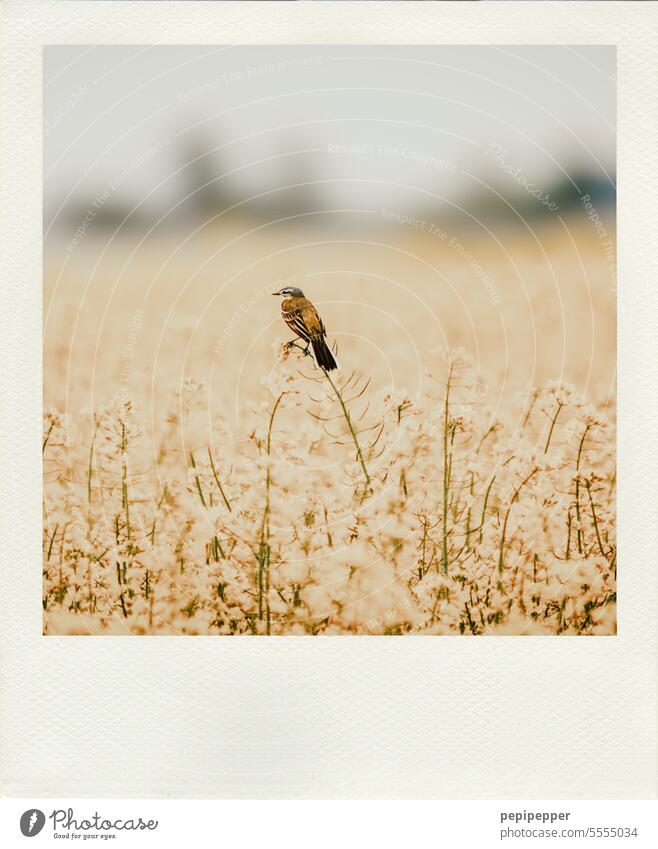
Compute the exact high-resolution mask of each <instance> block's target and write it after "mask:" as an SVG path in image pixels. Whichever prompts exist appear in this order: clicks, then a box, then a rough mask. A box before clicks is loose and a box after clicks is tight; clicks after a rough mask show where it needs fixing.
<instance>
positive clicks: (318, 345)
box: [311, 339, 338, 371]
mask: <svg viewBox="0 0 658 849" xmlns="http://www.w3.org/2000/svg"><path fill="white" fill-rule="evenodd" d="M311 345H312V346H313V353H314V354H315V362H316V363H317V364H318V365H319V366H320V368H323V369H324V370H325V371H333V370H334V369H335V368H338V362H337V360H336V357H334V355H333V353H332V352H331V348H330V347H329V346H328V345H327V343H326V342H325V341H324V339H312V340H311Z"/></svg>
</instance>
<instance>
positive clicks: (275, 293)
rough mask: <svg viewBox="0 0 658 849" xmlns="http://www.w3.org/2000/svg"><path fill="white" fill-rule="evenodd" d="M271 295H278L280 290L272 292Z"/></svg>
mask: <svg viewBox="0 0 658 849" xmlns="http://www.w3.org/2000/svg"><path fill="white" fill-rule="evenodd" d="M272 294H273V295H280V294H281V292H272Z"/></svg>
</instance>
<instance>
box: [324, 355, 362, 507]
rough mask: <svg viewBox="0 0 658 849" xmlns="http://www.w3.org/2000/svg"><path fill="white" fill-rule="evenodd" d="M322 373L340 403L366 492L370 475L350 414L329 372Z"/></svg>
mask: <svg viewBox="0 0 658 849" xmlns="http://www.w3.org/2000/svg"><path fill="white" fill-rule="evenodd" d="M322 372H323V373H324V376H325V377H326V378H327V380H328V381H329V384H330V385H331V388H332V389H333V390H334V394H335V395H336V398H338V402H339V403H340V407H341V410H342V411H343V416H344V418H345V421H346V422H347V427H348V428H349V431H350V434H351V435H352V441H353V442H354V447H355V448H356V457H357V460H358V461H359V463H360V464H361V468H362V470H363V476H364V477H365V479H366V491H367V490H368V489H369V488H370V483H371V477H370V474H369V473H368V468H367V467H366V463H365V460H364V458H363V452H362V450H361V445H360V444H359V440H358V437H357V435H356V431H355V430H354V426H353V425H352V419H351V418H350V412H349V410H348V409H347V406H346V405H345V402H344V401H343V396H342V395H341V393H340V391H339V390H338V388H337V387H336V384H335V383H334V382H333V380H332V379H331V376H330V375H329V372H328V371H326V370H325V369H322Z"/></svg>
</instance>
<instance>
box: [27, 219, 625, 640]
mask: <svg viewBox="0 0 658 849" xmlns="http://www.w3.org/2000/svg"><path fill="white" fill-rule="evenodd" d="M550 237H551V236H550V234H549V236H548V238H550ZM586 238H587V234H586V233H585V234H584V235H583V236H582V239H583V240H586ZM581 247H582V245H581ZM583 250H585V249H583ZM522 257H523V262H525V263H526V267H527V268H528V269H531V268H532V267H533V266H532V257H530V256H528V255H526V254H523V253H522ZM449 259H450V260H451V261H452V262H453V263H455V268H458V259H457V258H455V257H454V256H450V257H449ZM492 262H493V260H491V261H490V262H489V263H488V265H487V267H491V264H492ZM558 264H559V250H558ZM156 267H157V268H161V265H157V264H156ZM284 272H285V269H281V268H278V269H275V268H271V269H270V270H269V272H268V273H269V277H267V275H264V277H267V279H270V280H271V281H272V286H271V288H275V287H276V285H277V284H278V285H280V281H279V280H277V279H276V275H277V274H278V275H279V276H280V275H281V274H282V273H284ZM157 273H158V274H159V273H160V272H157ZM447 273H448V272H447ZM460 273H462V274H463V271H460ZM529 273H530V272H529ZM561 273H562V274H563V279H564V280H566V279H567V277H566V275H567V274H568V273H570V272H568V263H567V262H566V261H565V263H564V270H563V272H561ZM108 274H109V272H108ZM153 276H154V274H150V275H149V279H152V278H153ZM125 277H126V280H125V281H124V284H123V289H122V290H121V291H120V293H119V295H118V296H117V297H116V298H114V300H112V299H111V298H110V296H108V294H107V289H106V288H103V287H102V286H100V287H98V288H97V289H96V290H94V291H92V292H91V293H85V294H84V295H83V294H81V292H82V290H81V289H80V288H76V285H74V284H73V283H70V285H69V288H68V289H67V288H66V286H65V285H64V284H61V283H60V284H59V285H60V289H59V290H58V291H57V290H56V287H55V286H54V285H52V286H50V288H49V284H48V281H47V284H46V292H47V294H48V293H49V295H50V300H49V301H48V300H47V303H49V310H50V312H49V313H48V321H49V325H48V328H47V331H46V355H47V356H46V369H45V396H46V405H45V408H46V413H45V416H44V437H43V457H44V488H45V500H44V531H43V552H44V553H43V573H44V590H43V608H44V633H46V634H114V635H119V634H133V635H142V634H145V635H146V634H160V635H183V634H185V635H218V636H219V635H268V634H270V635H350V634H351V635H359V634H361V635H404V634H410V635H413V634H424V635H464V636H469V635H496V634H498V635H538V634H540V635H559V634H566V635H597V634H614V633H615V628H616V615H615V598H616V595H615V593H616V545H615V438H614V398H613V397H611V391H610V386H611V380H612V377H613V375H612V376H611V369H610V363H611V362H612V369H613V370H614V349H612V351H611V352H609V353H608V354H607V355H606V356H597V350H596V349H595V344H597V345H598V344H601V341H600V340H601V333H600V332H599V335H598V337H596V334H595V333H594V330H592V331H591V336H592V340H594V339H595V337H596V340H597V341H596V343H595V342H594V341H590V340H589V337H587V338H586V337H585V335H584V330H583V326H584V324H586V322H584V321H583V316H585V317H589V315H590V314H591V313H592V312H593V311H594V310H595V311H596V312H597V319H596V321H597V322H598V321H601V319H600V318H599V317H598V316H600V315H603V316H604V319H603V321H604V322H605V328H607V331H606V332H607V336H606V335H605V334H603V340H604V344H607V345H608V346H609V347H610V346H613V345H614V342H613V341H612V339H613V335H612V334H613V331H611V330H610V328H614V317H613V315H612V306H611V304H610V298H609V297H608V290H607V287H608V281H607V278H606V277H605V275H604V274H603V273H598V274H596V273H595V274H593V275H591V281H592V286H591V288H590V289H589V290H588V291H587V292H585V291H584V290H583V292H581V293H580V294H574V293H573V291H572V289H573V287H571V288H570V285H567V284H566V283H562V284H561V285H562V289H561V291H562V293H563V296H564V298H563V301H561V302H560V303H561V305H562V307H563V306H564V304H566V314H567V318H565V319H564V324H563V325H562V328H561V332H562V337H563V339H562V342H561V345H562V348H561V354H562V355H563V357H562V359H559V358H556V357H554V356H553V353H551V349H550V348H547V349H542V346H541V345H539V354H538V353H537V350H538V346H537V337H538V336H540V337H541V335H542V333H544V332H546V333H547V335H548V333H549V330H548V329H546V331H544V330H542V320H543V318H542V317H545V316H546V315H547V314H548V313H550V312H551V310H553V309H554V306H553V305H552V303H551V301H550V299H551V298H552V295H551V293H550V291H549V290H548V289H541V288H538V289H537V291H536V292H535V293H533V294H532V295H531V298H532V299H535V300H534V302H533V303H532V304H531V308H530V312H531V314H532V315H533V321H534V317H537V322H536V323H535V325H534V330H533V334H532V336H528V337H527V338H526V337H524V336H523V332H522V330H521V328H525V327H527V326H528V322H527V320H524V319H523V317H522V315H521V313H520V310H521V309H522V307H521V306H519V304H520V302H521V299H520V297H519V296H518V295H517V294H516V293H515V292H514V291H513V289H512V288H511V284H508V283H506V282H505V277H504V275H503V274H501V275H500V278H499V279H498V280H497V291H498V293H499V296H500V300H501V302H502V304H503V307H502V309H503V315H504V324H505V327H506V329H507V330H506V332H507V337H509V340H510V341H509V344H508V345H507V349H506V354H505V356H506V357H507V364H506V368H507V370H508V371H511V372H513V373H512V374H511V376H507V377H506V376H505V375H506V371H505V369H503V368H499V361H500V359H501V357H502V353H500V352H502V351H503V347H502V344H499V342H498V340H497V339H496V338H495V333H494V329H492V322H491V320H490V319H489V318H487V315H488V314H489V312H490V311H491V310H492V305H491V303H490V299H489V300H487V299H486V293H483V291H482V288H481V287H480V286H478V285H476V283H474V284H473V286H472V291H473V294H472V305H471V306H470V307H469V308H468V310H467V312H468V315H469V316H470V317H471V318H473V321H474V326H475V328H476V337H477V339H478V340H479V342H480V344H479V346H477V345H474V344H471V339H470V337H469V336H468V334H462V335H463V336H465V337H466V338H462V339H460V330H459V328H460V326H466V324H467V323H466V322H465V321H464V322H463V324H460V320H459V314H458V312H457V311H456V308H454V307H451V305H450V304H448V303H447V302H446V303H443V304H440V303H438V302H437V303H436V304H431V298H432V297H433V296H432V294H431V293H429V294H428V295H427V301H428V302H429V303H430V304H431V308H432V311H433V313H435V314H437V315H441V314H444V315H447V314H450V315H452V316H456V318H454V319H452V320H453V321H454V326H450V327H447V328H446V331H445V335H444V337H443V338H438V339H437V338H432V337H433V334H432V333H431V332H429V331H428V332H427V334H426V335H425V336H423V333H422V332H421V333H420V334H419V338H418V339H417V340H415V341H416V349H417V351H418V357H419V359H420V365H418V364H417V363H416V362H415V360H413V358H412V357H408V358H406V359H405V356H404V355H403V353H400V352H399V351H398V349H392V350H394V351H395V354H392V355H390V356H389V358H388V360H387V363H388V365H390V369H391V373H389V374H388V376H387V375H386V370H385V369H384V368H383V366H382V364H381V363H380V362H379V361H378V360H377V357H376V355H374V354H368V353H367V351H366V350H365V349H364V350H363V351H360V349H359V345H361V344H362V340H363V339H366V340H368V339H370V338H371V337H373V336H378V340H377V341H378V343H379V344H380V346H381V345H382V344H383V342H384V340H385V338H386V333H385V332H384V331H382V332H381V333H379V334H378V331H377V325H376V324H373V322H372V318H370V319H369V321H368V322H366V321H365V320H364V321H362V322H361V323H359V322H360V315H361V313H360V312H359V309H360V308H359V306H358V304H357V305H356V306H355V308H354V310H349V311H348V312H349V317H348V318H347V319H346V323H349V322H352V323H353V324H354V327H351V333H352V335H350V334H345V335H344V337H343V336H341V327H342V324H341V316H343V315H345V312H346V310H345V308H344V306H343V307H341V306H340V304H337V305H334V306H332V305H331V303H328V304H327V305H326V306H324V307H322V306H321V304H320V299H319V298H318V300H317V302H318V305H319V306H320V308H321V311H322V312H323V315H324V317H325V320H326V323H327V326H328V330H329V339H330V341H333V340H335V343H337V344H338V348H339V354H340V359H341V361H342V364H343V367H342V370H341V371H339V372H332V373H324V372H322V371H321V370H319V369H318V368H317V367H316V366H315V365H314V363H313V360H312V359H311V358H309V357H307V356H305V355H304V353H303V352H302V351H301V350H300V349H299V348H297V347H292V348H290V347H286V346H285V344H284V343H285V342H286V341H287V337H286V335H285V328H284V327H283V325H282V324H280V323H279V324H277V323H276V322H279V321H280V320H279V319H278V309H279V305H278V302H277V301H274V300H273V299H272V298H262V299H260V298H256V299H252V300H251V301H250V300H247V301H246V303H247V307H245V308H244V309H243V310H242V312H240V310H237V311H236V307H235V305H233V306H227V307H226V308H225V309H224V312H223V315H224V318H223V325H222V327H223V331H222V332H221V333H220V332H218V330H217V322H216V323H215V326H214V327H213V328H212V330H206V331H204V332H203V333H201V334H199V332H194V333H192V332H190V333H188V331H187V329H186V328H183V327H179V326H178V325H176V323H175V322H176V318H175V317H174V318H173V319H169V321H170V323H171V325H172V326H173V327H174V330H172V331H171V332H172V337H171V338H173V339H174V340H176V344H169V343H170V342H171V339H170V338H169V337H167V336H166V334H165V332H164V331H163V329H162V328H163V326H164V323H163V321H160V320H157V321H156V320H155V319H154V318H153V313H152V312H149V307H148V299H147V298H146V295H145V294H144V292H142V291H139V292H137V293H135V291H134V287H133V286H132V284H131V280H134V279H137V276H135V277H133V278H131V276H130V274H129V273H128V274H126V275H125ZM368 285H370V284H368V283H367V282H366V283H364V286H363V287H362V288H361V289H360V290H359V292H360V301H363V300H366V295H367V293H368ZM422 285H424V284H422ZM422 285H421V286H420V287H416V289H415V291H419V290H420V289H422ZM508 285H509V286H510V288H506V287H508ZM305 288H308V291H307V294H308V295H309V297H311V298H312V299H314V300H315V295H314V293H313V292H312V287H310V286H309V287H305ZM558 288H559V287H558ZM243 291H244V290H243ZM251 291H254V289H253V288H252V290H251ZM259 291H260V290H259ZM391 291H392V289H391V288H390V287H389V288H387V289H385V290H382V291H381V292H380V296H379V299H378V301H377V303H378V305H379V307H381V308H382V309H384V311H385V312H386V313H387V315H388V317H389V318H390V316H392V315H395V316H397V319H396V320H399V321H401V322H402V323H404V320H405V318H404V309H405V301H404V299H403V300H400V299H399V298H397V299H396V300H395V301H393V300H391V302H390V303H389V302H387V300H386V298H387V297H388V296H389V295H390V297H391V299H392V298H393V295H392V294H391ZM432 291H435V290H434V289H433V290H432ZM460 291H461V292H462V294H463V293H466V294H463V297H464V298H466V300H468V298H469V294H468V293H469V291H471V290H470V289H469V286H468V284H467V282H462V283H461V290H460ZM428 292H429V289H428ZM592 292H593V293H594V294H593V295H592ZM199 297H200V299H205V300H203V304H204V306H205V304H206V301H207V296H206V295H203V294H202V295H200V296H199ZM241 297H242V303H244V302H245V301H244V295H243V296H241ZM440 297H445V298H448V297H451V295H450V294H449V293H448V294H447V295H441V296H440ZM171 298H172V303H173V302H174V300H173V295H172V296H171ZM190 298H191V299H190V300H189V302H186V306H185V310H187V312H188V313H189V312H191V313H193V314H194V315H197V314H199V313H200V312H201V310H200V309H199V310H195V309H193V308H192V306H190V305H191V304H193V297H192V296H190ZM574 298H579V299H580V301H579V302H578V303H575V302H574V300H573V299H574ZM569 299H571V300H569ZM160 300H161V302H162V300H163V298H162V297H161V299H160ZM345 300H347V297H345ZM164 301H165V302H167V303H168V301H167V298H166V297H165V298H164ZM142 303H143V304H146V306H145V307H144V313H143V314H142V313H140V309H142V307H140V306H139V305H140V304H142ZM341 303H344V301H341ZM107 304H110V307H109V317H106V318H105V323H104V324H103V326H102V328H101V329H100V330H98V331H97V330H96V329H95V328H94V327H93V322H92V320H91V318H89V320H88V324H86V321H87V319H86V316H87V315H91V314H92V311H93V314H94V315H96V316H97V315H98V314H99V313H101V312H102V309H99V307H100V306H103V305H105V306H107ZM467 306H468V304H467ZM159 308H160V307H159ZM161 308H162V309H163V310H164V309H165V307H164V306H162V307H161ZM181 309H183V308H182V307H179V311H180V310H181ZM413 309H414V307H413V304H409V310H410V311H413ZM67 310H68V313H67ZM87 310H88V311H89V313H87V312H86V311H87ZM185 310H183V311H185ZM65 314H68V315H69V316H71V315H73V316H76V317H77V320H78V325H79V326H81V327H82V328H83V329H84V328H85V327H86V326H89V328H90V329H89V333H88V336H85V335H84V332H82V334H81V331H79V330H71V329H70V328H71V323H70V321H68V322H67V321H65V319H64V316H65ZM179 314H180V312H179ZM215 314H216V313H215ZM173 315H174V316H175V315H176V313H175V312H174V313H173ZM113 316H114V318H115V319H116V317H117V316H121V317H122V319H121V321H115V322H114V325H113V324H112V317H113ZM255 316H263V317H265V316H266V318H263V319H262V327H264V328H265V329H264V331H263V335H262V337H258V339H257V344H258V346H260V347H258V351H257V352H256V353H255V354H253V356H252V353H251V350H252V349H251V348H249V347H248V345H249V344H251V343H250V341H249V340H247V339H245V335H246V334H245V333H244V332H243V330H244V327H246V322H248V321H251V322H252V324H253V321H255V320H256V319H255V318H254V317H255ZM574 316H575V318H574ZM258 320H259V321H260V318H259V319H258ZM386 320H388V319H386ZM469 320H470V319H469ZM588 320H589V319H588ZM149 322H150V323H149ZM413 322H414V319H413V315H411V317H410V318H409V320H408V328H407V329H409V328H411V332H412V334H413V326H414V325H413ZM556 326H557V325H553V327H556ZM195 327H198V322H197V325H195ZM258 327H259V330H260V328H261V325H259V326H258ZM149 328H152V332H151V330H150V329H149ZM226 328H230V332H228V331H227V330H226ZM565 328H566V329H565ZM599 329H600V328H599ZM469 332H470V331H469ZM76 333H77V334H78V335H77V336H76ZM102 334H105V335H104V336H103V335H102ZM149 334H150V336H151V337H152V338H150V339H149ZM204 334H205V335H204ZM556 335H558V336H559V335H560V334H556ZM254 336H256V334H254ZM163 339H164V342H163ZM213 340H214V348H215V352H214V354H213V344H212V343H213ZM460 342H462V344H459V343H460ZM220 343H221V344H220ZM364 344H365V343H364ZM401 344H402V343H400V345H401ZM148 345H152V346H154V347H153V348H152V349H150V348H148ZM158 346H161V347H162V350H161V351H160V353H157V352H156V353H154V351H155V349H156V348H157V347H158ZM186 346H187V347H186ZM194 346H198V347H197V349H195V350H196V351H197V352H196V353H190V351H192V350H193V349H194ZM246 346H247V347H246ZM515 346H517V348H516V349H515ZM523 346H526V352H527V355H526V356H524V354H523V351H524V347H523ZM533 346H534V348H533ZM476 348H477V355H476V353H474V352H475V350H476ZM533 350H534V354H533V355H532V356H531V351H533ZM108 351H114V352H115V353H116V356H110V357H108V354H107V352H108ZM227 351H234V355H233V357H232V358H231V356H229V355H228V354H227V353H226V352H227ZM177 352H178V354H179V358H178V359H176V354H177ZM569 352H571V355H572V357H573V360H572V362H571V366H573V368H571V371H570V369H569V367H565V366H564V362H565V359H564V358H566V361H567V362H568V358H569V355H570V354H569ZM499 353H500V356H499ZM398 354H399V356H398ZM158 357H159V358H160V359H158ZM533 357H534V359H533ZM162 358H165V359H166V358H170V359H171V363H172V364H171V365H170V366H169V367H168V368H167V369H165V370H164V371H165V372H166V374H167V375H168V379H165V378H164V377H163V374H162V372H161V371H159V369H158V363H159V362H161V360H162ZM213 358H214V361H215V362H216V361H217V360H219V361H220V364H221V365H220V366H217V368H215V367H214V366H213V368H212V369H209V368H208V367H207V366H204V363H208V362H211V361H213ZM108 359H109V360H111V364H108ZM538 362H539V364H537V363H538ZM245 363H246V365H245ZM391 363H392V365H391ZM510 363H511V367H510ZM515 363H517V364H518V368H517V369H515V368H514V364H515ZM138 366H139V367H138ZM387 367H388V366H387ZM222 369H223V370H224V371H223V372H222ZM245 369H246V370H247V374H248V380H246V379H244V374H243V372H244V370H245ZM64 370H66V375H67V379H66V380H64V381H62V380H61V375H62V374H63V373H64ZM241 370H242V371H241ZM224 375H226V377H224ZM229 375H230V376H229ZM567 378H569V379H567ZM240 380H241V381H242V382H240ZM245 385H248V387H249V389H248V390H247V389H244V386H245ZM218 386H220V387H223V388H224V389H225V390H226V391H225V393H224V394H222V391H221V388H220V389H219V390H218V389H217V387H218ZM227 386H228V387H229V388H228V389H226V387H227ZM405 386H406V387H408V388H404V387H405ZM90 387H91V388H90ZM236 387H238V388H236ZM240 387H242V388H240Z"/></svg>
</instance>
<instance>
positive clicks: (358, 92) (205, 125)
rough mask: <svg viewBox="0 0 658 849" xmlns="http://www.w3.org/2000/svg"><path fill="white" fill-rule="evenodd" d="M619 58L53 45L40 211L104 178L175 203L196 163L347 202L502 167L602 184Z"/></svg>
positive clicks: (124, 189)
mask: <svg viewBox="0 0 658 849" xmlns="http://www.w3.org/2000/svg"><path fill="white" fill-rule="evenodd" d="M615 66H616V57H615V50H614V48H612V47H581V48H575V47H572V46H562V47H559V46H556V47H543V46H542V47H500V48H497V47H480V46H474V47H470V46H467V47H435V46H412V47H358V46H353V47H345V46H335V47H334V46H330V47H321V46H320V47H319V46H308V47H296V46H290V47H287V46H276V47H267V46H264V47H260V46H258V47H254V46H250V47H233V46H232V47H203V46H198V47H169V46H158V47H115V46H107V47H104V46H94V47H78V46H65V47H49V48H46V50H45V55H44V86H45V89H44V135H45V142H44V200H45V207H46V221H47V222H48V221H49V220H50V219H51V218H52V216H53V215H55V213H56V212H57V210H59V209H60V208H61V209H62V211H64V212H65V211H66V205H67V204H68V206H69V208H70V207H71V205H75V206H76V208H79V207H80V206H83V207H85V206H88V205H89V204H90V203H92V202H93V201H94V199H95V198H96V197H98V196H99V195H101V194H102V193H103V192H104V191H106V190H107V186H108V184H111V185H112V187H113V188H112V191H111V194H112V201H116V202H119V203H121V204H122V205H124V206H125V205H128V206H133V205H134V204H137V203H140V202H142V207H141V208H142V209H144V210H147V211H149V212H150V213H160V212H161V211H162V210H163V209H165V210H166V209H170V208H171V207H173V206H174V205H175V204H176V203H177V202H178V201H179V200H180V198H181V197H183V196H184V195H185V194H186V193H187V192H189V190H190V188H189V187H190V173H191V171H192V170H194V171H195V173H196V177H195V179H196V180H197V181H198V179H199V168H198V164H199V163H197V165H196V166H191V165H190V163H191V161H192V160H193V159H196V158H197V157H199V156H203V157H204V159H203V160H202V162H203V168H202V169H201V173H202V174H204V175H206V177H207V179H214V178H215V177H216V176H217V177H219V176H220V175H222V174H226V172H232V173H230V174H228V175H227V176H224V177H223V178H222V179H223V180H224V184H223V185H226V186H231V187H232V192H233V193H234V194H235V193H238V194H239V193H242V194H244V195H253V194H258V193H260V192H262V191H268V190H270V189H271V188H272V187H273V186H277V185H285V184H289V183H295V182H306V181H320V182H318V183H317V185H316V187H315V189H314V191H315V195H316V198H317V199H318V201H319V202H322V203H324V204H333V205H335V206H337V207H341V206H348V207H350V208H352V207H354V206H359V205H366V206H367V205H369V204H371V203H374V202H377V203H380V204H381V203H385V204H387V205H392V204H394V203H395V199H396V197H398V198H402V197H406V196H408V194H409V192H410V191H411V192H412V193H414V192H415V193H417V194H422V193H427V192H430V193H432V194H434V195H436V196H437V197H438V198H440V200H441V202H446V203H449V202H457V203H458V202H459V199H460V197H463V196H465V195H466V194H468V193H469V192H472V191H474V190H475V189H477V188H478V186H479V184H478V180H481V181H484V183H486V184H487V185H490V186H495V187H501V186H502V187H504V186H505V185H506V184H508V185H509V181H510V178H509V176H507V175H506V174H505V173H504V171H503V168H502V166H503V164H506V165H509V166H512V167H513V168H514V169H518V168H520V169H521V172H522V173H523V174H524V175H525V176H526V177H527V179H532V180H533V182H534V183H536V184H537V185H539V186H546V187H549V186H550V185H551V184H553V183H554V182H555V181H557V180H560V179H565V178H568V177H570V176H573V175H575V174H578V173H583V172H588V173H590V174H591V175H592V176H594V177H596V178H598V179H602V180H608V179H609V180H612V181H613V180H614V162H615V121H616V115H615V87H616V84H615ZM492 146H496V147H492ZM492 151H494V152H496V151H497V154H496V156H493V155H492ZM204 179H205V178H204ZM405 186H406V187H411V188H404V187H405ZM60 214H61V213H60Z"/></svg>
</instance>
